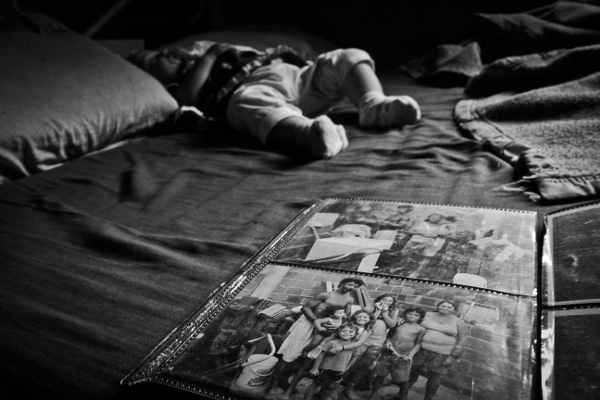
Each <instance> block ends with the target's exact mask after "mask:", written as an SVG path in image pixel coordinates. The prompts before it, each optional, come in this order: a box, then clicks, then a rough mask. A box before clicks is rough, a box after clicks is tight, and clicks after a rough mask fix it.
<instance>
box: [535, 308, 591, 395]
mask: <svg viewBox="0 0 600 400" xmlns="http://www.w3.org/2000/svg"><path fill="white" fill-rule="evenodd" d="M543 316H544V320H543V321H544V327H543V332H544V334H543V335H542V345H543V348H544V350H543V352H542V354H543V355H544V356H543V358H542V364H543V365H542V378H543V386H544V388H543V389H544V390H543V398H544V400H579V399H597V398H600V385H599V384H598V377H599V376H600V363H599V362H598V352H600V342H598V340H597V337H598V332H599V331H600V309H599V308H597V307H590V308H579V309H564V310H549V311H547V312H544V315H543Z"/></svg>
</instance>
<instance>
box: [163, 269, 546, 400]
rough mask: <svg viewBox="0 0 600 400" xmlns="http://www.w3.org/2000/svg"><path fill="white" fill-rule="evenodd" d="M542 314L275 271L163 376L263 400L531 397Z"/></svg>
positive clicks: (400, 286) (464, 293)
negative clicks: (536, 329)
mask: <svg viewBox="0 0 600 400" xmlns="http://www.w3.org/2000/svg"><path fill="white" fill-rule="evenodd" d="M532 305H533V302H532V301H531V300H529V299H521V298H518V297H514V296H508V295H497V294H492V293H490V292H483V291H482V292H480V291H474V290H471V289H466V288H459V287H455V286H448V285H439V284H434V283H426V282H420V283H419V282H413V281H410V280H401V279H394V278H381V277H373V276H364V275H351V274H348V273H343V272H336V271H325V270H320V269H315V268H306V267H294V266H288V265H278V264H268V265H267V266H266V267H265V268H264V269H262V270H261V271H260V272H259V273H258V274H257V275H256V276H255V277H254V278H253V279H252V280H251V281H250V282H249V283H248V284H247V285H246V286H245V287H243V288H242V289H241V291H240V292H239V293H238V294H237V295H236V296H235V298H234V299H233V300H232V301H231V302H230V303H229V304H227V306H226V307H225V308H224V309H223V310H222V311H221V312H219V313H218V315H217V316H216V317H214V318H213V319H212V320H210V321H209V322H208V324H207V325H206V327H205V329H203V330H201V331H200V332H197V333H195V334H194V336H193V338H192V340H190V341H189V343H188V344H187V346H186V347H185V349H184V350H183V351H178V353H179V354H178V355H176V356H171V357H173V358H172V360H171V361H168V362H167V363H166V365H165V367H162V370H161V374H163V375H165V376H166V377H168V378H169V379H175V380H177V381H180V382H183V383H184V384H186V385H195V386H198V387H202V388H209V389H210V390H214V391H215V392H216V393H228V394H231V395H237V396H242V397H245V398H251V399H260V400H263V399H264V400H311V399H315V400H317V399H320V400H327V399H338V400H368V399H373V400H384V399H392V398H394V399H403V400H417V399H443V400H467V399H479V398H486V399H490V400H493V399H499V400H500V399H507V398H510V399H529V396H530V389H531V384H532V382H531V368H532V364H531V361H530V359H529V354H530V351H531V348H530V346H531V337H532V334H533V324H534V323H533V314H532ZM213 394H214V393H213Z"/></svg>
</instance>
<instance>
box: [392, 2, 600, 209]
mask: <svg viewBox="0 0 600 400" xmlns="http://www.w3.org/2000/svg"><path fill="white" fill-rule="evenodd" d="M445 42H446V43H444V44H440V45H439V46H438V47H437V48H436V49H434V50H432V51H431V52H429V53H427V54H425V55H424V56H423V57H421V58H419V59H416V60H413V61H411V62H409V63H407V64H405V65H403V66H402V67H401V69H402V70H404V71H406V72H407V73H409V74H410V75H411V76H413V77H414V78H415V79H418V80H420V81H422V82H425V83H428V84H433V85H437V86H445V85H446V86H447V85H451V84H454V85H457V86H465V93H466V95H467V97H468V98H466V99H463V100H461V101H460V102H458V104H457V106H456V110H455V119H456V122H457V124H458V125H459V126H460V127H461V128H462V130H463V131H464V132H465V133H466V134H468V135H470V136H471V137H473V138H475V139H476V140H479V141H480V142H482V143H484V145H485V146H486V147H487V148H488V149H489V150H490V151H492V152H493V153H495V154H497V155H498V156H499V157H501V158H503V159H504V160H506V161H508V162H509V163H510V164H511V165H512V166H513V167H514V168H515V171H516V173H515V182H514V183H513V184H511V185H505V186H503V187H502V188H500V189H502V190H508V191H513V190H514V191H519V192H522V193H524V194H525V195H526V197H527V198H529V199H531V200H533V201H535V202H546V203H558V202H563V203H564V202H572V201H580V200H585V199H593V198H598V197H599V196H600V163H599V162H598V157H597V155H596V153H597V152H596V149H598V147H599V144H600V75H598V71H599V70H600V5H594V4H587V3H580V2H567V1H558V2H556V3H555V4H552V5H548V6H544V7H540V8H537V9H533V10H530V11H528V12H523V13H516V14H473V15H471V16H469V17H467V18H466V19H465V20H464V21H463V22H461V23H460V24H458V25H457V26H456V28H455V29H454V30H453V31H452V32H450V34H449V35H448V37H447V38H446V39H445Z"/></svg>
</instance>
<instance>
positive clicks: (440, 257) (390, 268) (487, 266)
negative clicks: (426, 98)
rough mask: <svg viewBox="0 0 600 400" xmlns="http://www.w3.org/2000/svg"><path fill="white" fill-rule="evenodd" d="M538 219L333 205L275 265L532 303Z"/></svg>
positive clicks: (475, 211)
mask: <svg viewBox="0 0 600 400" xmlns="http://www.w3.org/2000/svg"><path fill="white" fill-rule="evenodd" d="M535 218H536V216H535V213H528V212H522V211H511V210H497V209H488V208H485V209H484V208H470V207H459V206H445V205H431V204H417V203H402V202H384V201H368V200H351V199H328V200H327V202H326V204H325V205H324V207H322V208H321V209H319V211H318V212H317V213H316V214H315V215H314V216H313V217H312V218H311V219H310V220H309V221H308V222H307V223H306V225H305V226H304V227H302V229H301V230H300V231H299V232H298V233H297V234H296V235H295V237H294V238H293V239H292V240H291V241H290V242H289V243H288V244H287V246H285V247H284V248H283V250H282V251H281V252H280V253H279V254H278V255H277V256H276V257H275V260H277V261H280V262H285V263H292V264H296V263H297V264H303V265H314V266H320V267H325V268H335V269H341V270H349V271H360V272H366V273H378V274H386V275H392V276H399V277H408V278H418V279H426V280H433V281H441V282H452V283H457V284H464V285H469V286H475V287H485V288H489V289H494V290H498V291H505V292H509V293H518V294H524V295H531V294H532V293H533V290H534V287H535V282H536V272H535V271H536V269H535V252H536V246H535V221H536V219H535Z"/></svg>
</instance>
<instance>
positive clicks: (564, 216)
mask: <svg viewBox="0 0 600 400" xmlns="http://www.w3.org/2000/svg"><path fill="white" fill-rule="evenodd" d="M547 221H548V222H547V224H548V235H549V241H548V244H550V246H551V248H550V249H549V254H550V259H549V260H550V263H545V265H544V268H545V272H546V274H547V277H546V279H547V289H546V290H547V292H548V293H547V295H548V302H549V303H550V304H551V305H569V304H573V305H575V304H584V303H598V302H600V293H599V292H598V285H600V269H599V268H598V265H600V262H599V261H598V260H600V247H599V246H598V243H599V242H600V224H599V222H600V207H599V205H598V204H593V205H589V206H585V207H578V208H573V209H569V210H565V211H562V212H559V213H556V214H551V215H549V216H548V217H547Z"/></svg>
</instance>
